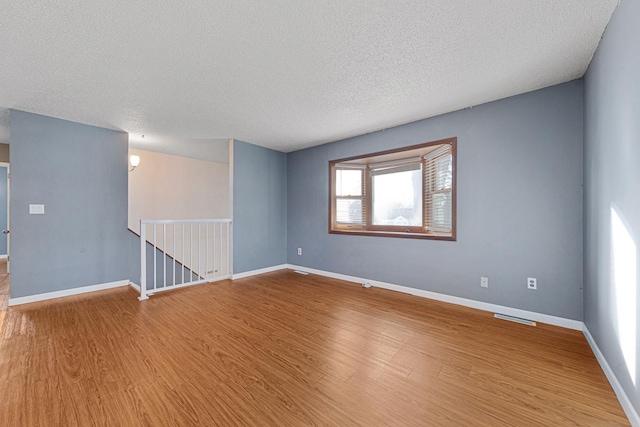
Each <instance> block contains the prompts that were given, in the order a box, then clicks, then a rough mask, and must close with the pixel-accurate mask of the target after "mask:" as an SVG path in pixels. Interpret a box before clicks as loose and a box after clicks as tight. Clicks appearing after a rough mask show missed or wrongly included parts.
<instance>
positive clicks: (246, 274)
mask: <svg viewBox="0 0 640 427" xmlns="http://www.w3.org/2000/svg"><path fill="white" fill-rule="evenodd" d="M286 268H290V267H289V264H280V265H274V266H273V267H266V268H260V269H258V270H251V271H245V272H244V273H237V274H233V275H232V276H231V280H237V279H244V278H245V277H251V276H257V275H258V274H264V273H271V272H272V271H277V270H284V269H286Z"/></svg>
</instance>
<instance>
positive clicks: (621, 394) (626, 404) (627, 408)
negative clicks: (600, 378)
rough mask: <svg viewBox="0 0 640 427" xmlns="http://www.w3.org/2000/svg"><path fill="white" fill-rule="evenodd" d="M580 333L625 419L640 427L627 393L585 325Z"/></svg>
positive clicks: (639, 420) (639, 416) (638, 418)
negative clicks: (585, 340) (593, 355)
mask: <svg viewBox="0 0 640 427" xmlns="http://www.w3.org/2000/svg"><path fill="white" fill-rule="evenodd" d="M582 332H583V333H584V336H585V338H586V339H587V342H588V343H589V345H590V346H591V350H593V354H595V355H596V359H597V360H598V363H600V367H601V368H602V370H603V371H604V374H605V375H606V376H607V379H608V380H609V384H611V388H613V391H614V392H615V393H616V396H617V397H618V400H619V401H620V405H621V406H622V409H623V410H624V413H625V414H626V415H627V418H629V422H630V423H631V425H632V426H633V427H640V415H638V412H636V410H635V408H634V407H633V405H632V404H631V399H629V396H627V393H626V392H625V391H624V389H623V388H622V385H620V381H618V378H617V377H616V374H614V372H613V369H611V366H609V363H608V362H607V359H605V358H604V354H602V351H600V348H599V347H598V344H596V341H595V340H594V339H593V336H592V335H591V332H589V329H587V325H584V327H583V328H582Z"/></svg>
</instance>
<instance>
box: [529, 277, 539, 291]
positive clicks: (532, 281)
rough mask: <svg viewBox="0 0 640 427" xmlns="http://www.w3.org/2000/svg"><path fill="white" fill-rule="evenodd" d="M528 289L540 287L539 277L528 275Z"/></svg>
mask: <svg viewBox="0 0 640 427" xmlns="http://www.w3.org/2000/svg"><path fill="white" fill-rule="evenodd" d="M527 289H533V290H536V289H538V279H536V278H535V277H527Z"/></svg>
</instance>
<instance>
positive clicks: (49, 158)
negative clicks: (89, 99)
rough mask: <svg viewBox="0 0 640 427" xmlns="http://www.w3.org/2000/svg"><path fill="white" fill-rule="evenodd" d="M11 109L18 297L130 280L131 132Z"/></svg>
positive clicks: (13, 233)
mask: <svg viewBox="0 0 640 427" xmlns="http://www.w3.org/2000/svg"><path fill="white" fill-rule="evenodd" d="M10 114H11V160H12V164H11V174H12V176H11V297H12V298H16V297H24V296H29V295H35V294H41V293H45V292H53V291H59V290H64V289H71V288H75V287H80V286H87V285H93V284H99V283H106V282H112V281H117V280H125V279H129V268H128V263H129V261H128V259H127V257H128V254H129V251H128V250H127V249H126V248H127V238H128V236H127V233H129V232H128V231H127V179H128V172H127V171H128V163H127V155H128V146H127V145H128V137H127V134H126V133H123V132H117V131H113V130H107V129H102V128H97V127H93V126H87V125H83V124H78V123H73V122H68V121H65V120H59V119H54V118H51V117H45V116H40V115H36V114H31V113H25V112H22V111H16V110H12V111H11V113H10ZM30 203H37V204H44V205H45V214H44V215H29V213H28V211H29V204H30Z"/></svg>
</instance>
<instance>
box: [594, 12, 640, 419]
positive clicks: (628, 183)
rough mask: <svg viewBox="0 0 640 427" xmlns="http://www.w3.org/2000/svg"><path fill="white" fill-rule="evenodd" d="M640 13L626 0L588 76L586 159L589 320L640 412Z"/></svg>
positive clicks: (601, 345) (599, 343)
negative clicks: (639, 21)
mask: <svg viewBox="0 0 640 427" xmlns="http://www.w3.org/2000/svg"><path fill="white" fill-rule="evenodd" d="M639 17H640V1H639V0H622V2H621V3H620V5H619V6H618V8H617V10H616V11H615V12H614V14H613V17H612V18H611V21H610V22H609V25H608V27H607V30H606V31H605V33H604V36H603V38H602V41H601V43H600V46H599V47H598V50H597V51H596V54H595V56H594V58H593V61H592V63H591V65H590V66H589V70H588V71H587V74H586V76H585V166H584V169H585V171H584V172H585V192H584V194H585V213H584V214H585V289H584V313H585V316H584V320H585V324H586V326H587V328H588V329H589V331H590V332H591V334H592V336H593V338H594V339H595V341H596V343H597V344H598V347H599V348H600V350H601V351H602V353H603V354H604V356H605V358H606V359H607V362H608V363H609V365H610V366H611V368H612V369H613V371H614V373H615V375H616V377H617V378H618V380H619V381H620V383H621V385H622V387H623V388H624V389H625V391H626V393H627V396H628V397H629V399H630V400H631V402H633V404H634V406H635V410H636V412H638V413H640V25H638V18H639ZM616 217H617V218H616ZM614 230H615V231H614Z"/></svg>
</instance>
